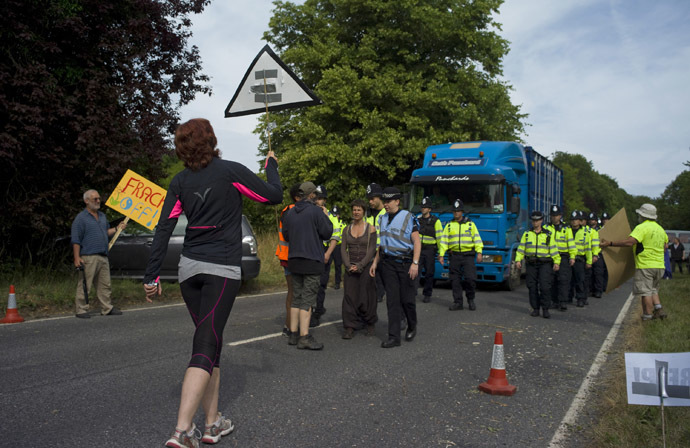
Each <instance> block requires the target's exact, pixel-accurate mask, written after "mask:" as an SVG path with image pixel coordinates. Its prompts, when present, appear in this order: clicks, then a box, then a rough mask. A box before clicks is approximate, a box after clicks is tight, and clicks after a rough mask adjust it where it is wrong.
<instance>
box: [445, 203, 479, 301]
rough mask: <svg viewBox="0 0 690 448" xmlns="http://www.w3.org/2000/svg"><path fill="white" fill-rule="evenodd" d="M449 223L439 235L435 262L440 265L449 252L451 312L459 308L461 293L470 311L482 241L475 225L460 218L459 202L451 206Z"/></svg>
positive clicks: (461, 210) (467, 219)
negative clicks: (465, 298) (451, 213)
mask: <svg viewBox="0 0 690 448" xmlns="http://www.w3.org/2000/svg"><path fill="white" fill-rule="evenodd" d="M452 210H453V220H452V221H450V222H449V223H448V224H446V227H445V228H444V229H443V234H442V235H441V244H440V246H439V250H438V261H439V263H441V265H443V264H444V259H443V256H444V255H445V254H446V252H450V266H449V271H450V281H451V286H452V288H453V304H452V305H451V306H450V308H449V309H450V310H451V311H456V310H461V309H462V291H463V290H465V295H466V296H467V305H468V306H469V308H470V310H472V311H474V310H476V309H477V307H476V305H475V303H474V293H475V287H476V283H477V268H476V266H475V258H476V261H477V263H479V262H481V261H482V250H483V248H484V245H483V244H482V238H481V237H480V236H479V231H478V230H477V226H475V225H474V223H473V222H472V221H470V220H469V218H468V217H467V216H463V215H464V210H465V206H464V204H463V203H462V201H461V200H460V199H456V200H455V202H454V203H453V206H452Z"/></svg>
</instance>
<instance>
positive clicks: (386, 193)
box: [381, 187, 402, 201]
mask: <svg viewBox="0 0 690 448" xmlns="http://www.w3.org/2000/svg"><path fill="white" fill-rule="evenodd" d="M401 197H402V193H400V190H398V189H397V188H395V187H386V188H384V189H383V194H382V195H381V199H383V200H384V201H389V200H391V199H400V198H401Z"/></svg>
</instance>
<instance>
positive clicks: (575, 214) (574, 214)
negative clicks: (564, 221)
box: [570, 210, 580, 221]
mask: <svg viewBox="0 0 690 448" xmlns="http://www.w3.org/2000/svg"><path fill="white" fill-rule="evenodd" d="M570 219H571V221H572V220H576V219H580V211H579V210H573V212H572V213H571V214H570Z"/></svg>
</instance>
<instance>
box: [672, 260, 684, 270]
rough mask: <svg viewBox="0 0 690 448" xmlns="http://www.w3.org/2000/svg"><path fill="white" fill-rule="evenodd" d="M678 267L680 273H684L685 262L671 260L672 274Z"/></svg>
mask: <svg viewBox="0 0 690 448" xmlns="http://www.w3.org/2000/svg"><path fill="white" fill-rule="evenodd" d="M676 266H678V272H680V273H681V274H682V273H683V260H674V259H673V258H671V273H673V272H676Z"/></svg>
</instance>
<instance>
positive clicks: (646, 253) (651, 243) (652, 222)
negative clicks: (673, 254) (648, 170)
mask: <svg viewBox="0 0 690 448" xmlns="http://www.w3.org/2000/svg"><path fill="white" fill-rule="evenodd" d="M635 212H636V213H637V218H638V220H639V221H640V224H639V225H638V226H637V227H635V228H634V229H633V231H632V232H631V233H630V236H628V238H626V239H624V240H619V241H607V240H602V241H601V242H600V243H599V244H600V245H601V247H630V246H635V250H634V252H635V278H634V280H633V294H635V295H636V296H640V299H641V302H642V320H643V321H648V320H652V319H664V318H666V312H665V311H664V309H663V307H662V306H661V301H660V300H659V282H660V281H661V277H662V276H663V275H664V253H665V252H666V250H667V249H668V235H667V234H666V232H665V231H664V229H663V227H661V226H660V225H659V223H657V222H656V207H655V206H654V205H652V204H642V206H640V208H638V209H637V210H635Z"/></svg>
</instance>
